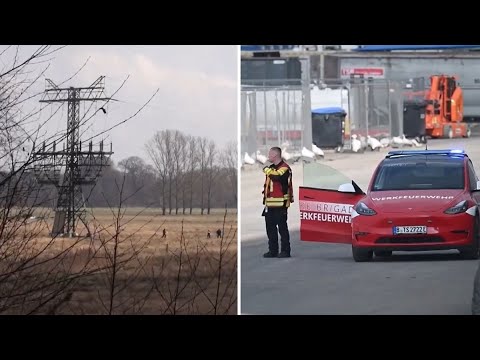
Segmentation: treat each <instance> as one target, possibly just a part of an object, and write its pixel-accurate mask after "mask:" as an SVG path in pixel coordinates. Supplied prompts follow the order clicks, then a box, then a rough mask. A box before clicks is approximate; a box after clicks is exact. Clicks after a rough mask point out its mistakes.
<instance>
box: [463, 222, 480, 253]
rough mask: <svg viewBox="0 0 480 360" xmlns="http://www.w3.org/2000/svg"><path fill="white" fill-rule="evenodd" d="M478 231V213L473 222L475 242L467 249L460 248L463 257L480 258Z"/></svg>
mask: <svg viewBox="0 0 480 360" xmlns="http://www.w3.org/2000/svg"><path fill="white" fill-rule="evenodd" d="M478 231H479V218H478V215H477V216H476V217H475V221H474V223H473V244H472V245H471V246H470V247H468V248H467V249H462V250H460V254H462V257H463V258H464V259H468V260H477V259H480V237H479V236H478Z"/></svg>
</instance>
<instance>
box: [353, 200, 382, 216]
mask: <svg viewBox="0 0 480 360" xmlns="http://www.w3.org/2000/svg"><path fill="white" fill-rule="evenodd" d="M355 211H356V212H357V213H358V214H359V215H365V216H372V215H377V213H376V211H375V210H372V209H370V208H369V207H368V206H367V205H365V204H364V203H363V202H359V203H358V204H357V206H355Z"/></svg>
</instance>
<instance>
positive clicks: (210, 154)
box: [206, 141, 219, 215]
mask: <svg viewBox="0 0 480 360" xmlns="http://www.w3.org/2000/svg"><path fill="white" fill-rule="evenodd" d="M216 158H217V151H216V146H215V143H214V142H213V141H209V142H208V146H207V153H206V163H207V166H206V170H207V171H206V180H207V214H208V215H210V208H211V203H212V187H213V182H214V180H215V179H216V178H217V175H218V172H219V169H218V167H217V166H216V164H215V162H216Z"/></svg>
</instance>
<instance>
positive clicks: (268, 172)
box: [262, 147, 293, 258]
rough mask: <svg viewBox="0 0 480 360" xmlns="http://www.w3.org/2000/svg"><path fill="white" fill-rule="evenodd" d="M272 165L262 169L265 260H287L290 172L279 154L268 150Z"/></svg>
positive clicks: (288, 248) (291, 191)
mask: <svg viewBox="0 0 480 360" xmlns="http://www.w3.org/2000/svg"><path fill="white" fill-rule="evenodd" d="M268 160H269V161H270V162H271V163H272V165H270V166H266V167H264V168H263V172H264V174H265V184H264V186H263V204H264V205H265V208H264V210H263V214H262V215H263V216H265V225H266V228H267V236H268V252H267V253H265V254H263V257H266V258H274V257H275V258H276V257H280V258H288V257H290V234H289V232H288V225H287V212H288V208H289V207H290V204H291V203H292V202H293V187H292V169H291V168H290V166H288V164H287V163H285V162H284V161H283V160H282V150H281V149H280V148H279V147H272V148H271V149H270V151H269V153H268ZM278 233H280V245H281V248H280V253H279V252H278Z"/></svg>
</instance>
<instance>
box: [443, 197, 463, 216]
mask: <svg viewBox="0 0 480 360" xmlns="http://www.w3.org/2000/svg"><path fill="white" fill-rule="evenodd" d="M467 209H468V202H467V200H463V201H460V202H459V203H458V204H457V205H455V206H452V207H451V208H448V209H447V210H445V211H444V213H445V214H449V215H454V214H461V213H464V212H465V211H467Z"/></svg>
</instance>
